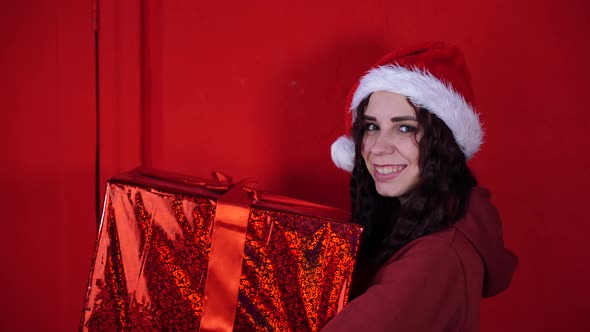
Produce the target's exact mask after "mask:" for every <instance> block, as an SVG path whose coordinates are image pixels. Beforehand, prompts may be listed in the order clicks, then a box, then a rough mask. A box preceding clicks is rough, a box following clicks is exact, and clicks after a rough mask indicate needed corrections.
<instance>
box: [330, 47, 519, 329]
mask: <svg viewBox="0 0 590 332" xmlns="http://www.w3.org/2000/svg"><path fill="white" fill-rule="evenodd" d="M471 100H472V91H471V86H470V78H469V74H468V71H467V67H466V64H465V60H464V58H463V55H462V53H461V51H460V50H459V49H457V48H456V47H453V46H451V45H448V44H445V43H440V42H438V43H429V44H424V45H419V46H417V47H412V48H408V49H402V50H397V51H395V52H393V53H390V54H389V55H387V56H386V57H385V58H383V59H382V60H381V61H379V62H378V63H377V65H376V66H375V67H374V68H372V69H371V70H369V71H368V72H367V74H365V75H364V76H363V77H362V78H361V80H360V81H359V82H358V83H357V84H356V85H355V86H354V87H353V88H352V90H351V93H350V94H349V98H348V101H349V103H348V104H349V105H350V110H349V111H348V112H347V125H349V126H352V128H351V136H343V137H341V138H339V139H338V140H337V141H336V142H335V143H334V144H333V146H332V158H333V160H334V162H335V164H336V165H337V166H338V167H340V168H342V169H345V170H347V171H349V172H352V177H351V188H350V191H351V199H352V213H353V218H354V220H355V221H356V222H358V223H360V224H361V225H363V226H364V234H363V240H362V244H361V249H360V251H359V258H358V263H357V267H356V270H355V274H354V278H353V285H352V289H351V299H352V300H351V302H349V304H348V305H347V306H346V307H345V308H344V310H343V311H342V312H340V313H339V314H338V315H337V316H336V317H335V318H334V319H333V320H332V321H331V322H329V323H328V325H327V326H325V327H324V329H323V331H412V332H416V331H477V330H478V328H479V302H480V298H481V297H489V296H493V295H495V294H498V293H499V292H501V291H503V290H504V289H506V288H507V287H508V284H509V283H510V280H511V278H512V274H513V272H514V269H515V267H516V257H515V256H514V255H513V254H512V253H510V252H509V251H508V250H506V249H505V248H504V243H503V240H502V230H501V224H500V219H499V216H498V212H497V211H496V209H495V208H494V207H493V206H492V204H491V203H490V202H489V197H490V195H489V193H488V191H486V190H485V189H483V188H480V187H477V181H476V179H475V178H474V176H473V175H472V173H471V171H470V170H469V168H468V166H467V160H468V159H469V158H470V157H472V156H473V154H474V153H475V152H476V151H478V149H479V146H480V145H481V142H482V136H483V134H482V129H481V125H480V123H479V118H478V115H477V113H476V112H475V110H474V108H473V107H472V105H471Z"/></svg>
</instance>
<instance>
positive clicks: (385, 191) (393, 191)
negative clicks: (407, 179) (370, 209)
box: [375, 186, 404, 197]
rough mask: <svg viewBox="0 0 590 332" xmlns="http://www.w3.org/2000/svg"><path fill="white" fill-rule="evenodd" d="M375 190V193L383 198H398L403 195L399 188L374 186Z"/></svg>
mask: <svg viewBox="0 0 590 332" xmlns="http://www.w3.org/2000/svg"><path fill="white" fill-rule="evenodd" d="M375 190H376V191H377V193H378V194H379V195H381V196H384V197H400V196H403V195H404V192H402V191H401V190H400V188H388V186H376V187H375Z"/></svg>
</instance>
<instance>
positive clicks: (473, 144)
mask: <svg viewBox="0 0 590 332" xmlns="http://www.w3.org/2000/svg"><path fill="white" fill-rule="evenodd" d="M376 91H388V92H394V93H399V94H401V95H404V96H406V97H408V98H409V99H410V100H411V101H412V103H414V104H415V105H416V106H422V107H425V108H426V109H428V110H429V111H430V112H431V113H433V114H435V115H436V116H438V117H439V118H440V119H441V120H442V121H444V123H445V124H446V125H447V126H448V127H449V128H450V129H451V131H452V132H453V135H454V137H455V140H456V141H457V144H458V145H459V147H460V148H461V150H462V151H463V153H464V154H465V157H466V158H467V159H469V158H471V156H473V155H474V154H475V153H476V152H477V151H478V150H479V146H480V145H481V143H482V141H483V131H482V128H481V125H480V122H479V116H478V114H477V113H476V112H475V110H474V109H473V107H472V106H471V105H470V104H469V103H467V102H466V101H465V99H464V98H463V96H462V95H461V94H459V93H458V92H457V91H455V90H454V89H453V87H452V86H451V85H449V84H445V83H443V82H441V81H440V80H439V79H438V78H436V77H435V76H433V75H432V74H430V73H429V72H427V71H422V70H420V69H411V70H410V69H408V68H405V67H400V66H395V65H386V66H380V67H377V68H373V69H371V70H370V71H369V72H368V73H367V74H366V75H365V76H363V78H362V79H361V81H360V83H359V87H358V88H357V89H356V91H355V92H354V95H353V98H352V103H351V105H350V109H351V110H350V111H351V112H352V117H353V122H354V117H355V111H354V110H355V109H356V108H357V106H358V105H359V104H360V102H361V101H362V100H363V99H365V98H366V97H367V96H368V95H370V94H371V93H373V92H376ZM352 151H353V154H352V158H353V159H354V146H353V150H352ZM332 156H333V157H332V158H333V159H334V149H333V148H332ZM334 160H335V159H334ZM353 162H354V161H353Z"/></svg>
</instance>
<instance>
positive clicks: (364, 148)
mask: <svg viewBox="0 0 590 332" xmlns="http://www.w3.org/2000/svg"><path fill="white" fill-rule="evenodd" d="M370 146H371V145H370V141H369V139H368V138H367V137H364V138H363V142H362V143H361V154H362V155H363V159H364V160H365V162H367V158H368V157H369V150H370V149H371V148H370Z"/></svg>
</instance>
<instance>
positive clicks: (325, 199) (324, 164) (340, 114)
mask: <svg viewBox="0 0 590 332" xmlns="http://www.w3.org/2000/svg"><path fill="white" fill-rule="evenodd" d="M384 53H385V47H384V45H382V43H381V42H379V41H377V40H375V38H374V37H373V38H369V37H365V36H359V37H354V38H342V40H341V41H338V42H336V43H334V44H333V45H329V46H326V47H322V48H321V49H316V50H313V53H312V52H310V54H309V56H307V57H305V58H297V59H295V60H297V61H296V62H293V63H291V64H286V65H285V66H284V68H285V70H284V71H283V72H282V73H281V74H280V75H279V76H278V77H276V78H274V80H273V82H274V85H273V86H275V87H276V91H271V95H272V96H273V99H271V102H272V104H271V105H270V107H271V108H270V109H274V110H276V111H277V112H278V113H280V115H277V118H278V121H277V125H278V126H279V128H280V131H278V132H279V134H278V137H277V139H278V144H277V146H279V147H280V151H276V156H277V161H279V162H278V164H277V167H276V168H277V169H279V170H280V171H279V173H280V187H281V188H282V192H285V193H286V194H288V195H289V196H292V197H297V198H301V199H305V200H309V201H313V202H318V203H320V204H327V205H332V206H337V207H341V208H348V207H349V193H348V181H349V175H348V173H346V172H344V171H342V170H340V169H338V168H336V167H335V166H334V165H333V163H332V159H331V157H330V146H331V144H332V142H333V141H334V140H336V139H337V138H338V137H339V136H340V135H342V134H343V133H344V131H345V122H344V110H345V100H346V96H347V94H348V91H349V89H350V87H351V86H352V84H353V83H354V82H355V81H356V80H357V79H358V78H359V77H360V76H361V75H362V74H363V73H364V72H365V71H367V69H369V67H370V66H371V65H372V64H373V63H375V62H376V61H377V60H378V59H379V58H380V57H381V56H382V55H383V54H384Z"/></svg>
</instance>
